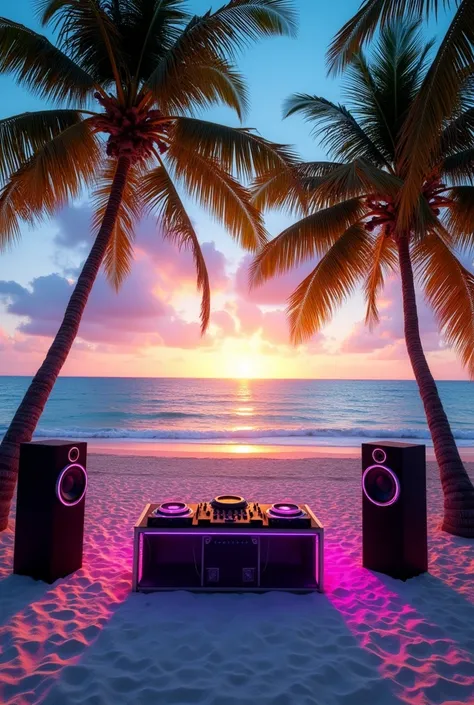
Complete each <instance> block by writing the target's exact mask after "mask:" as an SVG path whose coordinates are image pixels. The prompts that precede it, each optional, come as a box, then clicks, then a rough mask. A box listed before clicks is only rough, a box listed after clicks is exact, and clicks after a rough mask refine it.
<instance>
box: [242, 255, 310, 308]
mask: <svg viewBox="0 0 474 705" xmlns="http://www.w3.org/2000/svg"><path fill="white" fill-rule="evenodd" d="M252 260H253V256H252V255H245V257H243V258H242V260H241V261H240V264H239V267H238V269H237V271H236V274H235V289H236V291H237V293H238V295H239V296H241V297H242V298H243V299H245V300H246V301H252V302H254V303H256V304H264V305H279V304H285V303H286V302H287V300H288V297H289V296H290V294H291V293H292V292H293V291H294V290H295V289H296V287H297V286H298V284H301V282H302V281H303V279H304V278H305V277H307V276H308V274H309V273H310V272H311V271H312V270H313V269H314V267H315V266H316V265H315V262H310V263H306V264H304V265H302V266H301V267H298V268H296V269H293V270H291V271H290V272H288V273H287V274H283V275H281V276H277V277H274V278H273V279H270V280H269V281H268V282H266V283H265V284H263V285H262V286H259V287H256V288H254V289H252V290H251V291H250V290H249V267H250V265H251V263H252Z"/></svg>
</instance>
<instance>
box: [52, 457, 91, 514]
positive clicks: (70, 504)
mask: <svg viewBox="0 0 474 705" xmlns="http://www.w3.org/2000/svg"><path fill="white" fill-rule="evenodd" d="M71 468H79V470H80V471H81V472H82V474H83V475H84V480H85V482H84V490H83V492H82V494H81V496H80V497H79V499H75V500H74V502H65V501H64V499H63V498H62V497H61V483H62V481H63V477H64V475H65V474H66V473H67V471H68V470H70V469H71ZM86 491H87V472H86V470H85V468H83V467H82V465H79V463H71V465H66V467H65V468H64V469H63V470H61V473H60V475H59V477H58V480H57V482H56V497H57V498H58V499H59V501H60V502H61V504H64V506H65V507H74V505H75V504H79V502H80V501H81V500H82V499H83V498H84V495H85V494H86Z"/></svg>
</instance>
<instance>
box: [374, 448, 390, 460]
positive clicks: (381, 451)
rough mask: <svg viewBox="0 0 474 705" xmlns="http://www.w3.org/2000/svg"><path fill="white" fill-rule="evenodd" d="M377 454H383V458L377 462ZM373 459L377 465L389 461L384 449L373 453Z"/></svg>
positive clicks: (377, 449) (378, 449)
mask: <svg viewBox="0 0 474 705" xmlns="http://www.w3.org/2000/svg"><path fill="white" fill-rule="evenodd" d="M376 453H382V455H383V458H379V459H378V460H377V458H376V457H375V454H376ZM372 458H373V459H374V460H375V462H376V463H377V464H379V463H384V462H385V461H386V460H387V453H386V452H385V451H384V449H383V448H375V450H373V451H372Z"/></svg>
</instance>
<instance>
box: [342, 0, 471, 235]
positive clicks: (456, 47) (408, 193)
mask: <svg viewBox="0 0 474 705" xmlns="http://www.w3.org/2000/svg"><path fill="white" fill-rule="evenodd" d="M442 4H443V8H444V9H449V8H456V12H455V14H454V17H453V20H452V22H451V24H450V26H449V28H448V31H447V32H446V34H445V36H444V38H443V39H442V41H441V43H440V46H439V49H438V51H437V54H436V56H435V58H434V59H433V61H432V63H431V65H430V67H429V70H428V72H427V74H426V76H425V80H424V82H423V85H422V86H421V88H420V90H419V91H418V94H417V95H416V97H415V99H414V101H413V105H412V106H411V108H410V111H409V112H408V114H407V116H406V118H405V125H404V132H403V135H402V136H401V138H400V140H399V144H398V149H399V159H400V163H401V165H403V166H404V170H405V178H404V185H403V189H402V191H401V193H400V195H399V209H398V220H399V223H400V225H401V227H403V228H406V227H407V226H408V225H409V221H410V218H411V217H412V216H413V211H414V210H415V209H416V206H417V201H418V194H419V191H420V188H421V186H422V184H423V180H424V178H425V175H426V171H427V169H428V167H429V164H430V163H432V162H433V161H436V159H437V158H438V157H439V156H440V155H439V152H438V151H437V150H438V147H439V142H438V136H439V131H440V129H441V128H442V125H443V123H444V122H445V121H446V120H449V118H450V117H451V116H452V115H453V113H454V111H455V110H456V106H457V101H458V96H459V91H460V89H461V86H462V84H463V82H464V80H465V77H466V73H472V71H473V67H474V0H443V3H442ZM440 5H441V2H439V1H438V0H364V2H363V3H362V4H361V7H360V9H359V11H358V12H357V13H356V14H355V15H354V17H352V18H351V19H350V20H349V21H348V22H347V23H346V24H345V25H344V26H343V27H342V29H341V30H340V31H339V32H338V33H337V35H336V37H335V38H334V40H333V42H332V44H331V46H330V48H329V51H328V64H329V70H330V72H333V73H337V72H338V71H340V70H342V69H343V68H344V67H345V66H347V64H348V62H349V61H351V58H352V57H353V55H354V53H356V52H358V51H359V49H360V48H361V47H362V46H363V45H364V43H366V42H367V41H368V40H370V39H371V38H372V37H373V35H374V32H375V30H376V28H377V26H381V27H386V26H387V25H388V24H389V23H393V21H395V20H400V19H401V18H405V19H409V20H413V19H415V20H418V19H422V18H423V16H425V17H429V16H430V15H434V16H435V17H436V16H437V14H438V8H439V6H440ZM471 109H472V110H471V113H470V118H469V119H470V120H471V121H472V123H473V124H474V106H472V105H471Z"/></svg>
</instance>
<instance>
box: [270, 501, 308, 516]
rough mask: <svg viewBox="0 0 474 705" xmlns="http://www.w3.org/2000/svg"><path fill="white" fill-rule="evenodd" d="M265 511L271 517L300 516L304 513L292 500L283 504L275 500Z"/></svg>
mask: <svg viewBox="0 0 474 705" xmlns="http://www.w3.org/2000/svg"><path fill="white" fill-rule="evenodd" d="M267 513H268V514H269V515H270V516H273V517H288V518H293V517H300V516H302V515H303V514H304V512H303V511H302V510H301V509H300V508H299V506H298V505H297V504H293V503H292V502H287V503H285V504H282V503H280V502H277V503H276V504H272V506H271V507H270V509H269V510H268V512H267Z"/></svg>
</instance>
